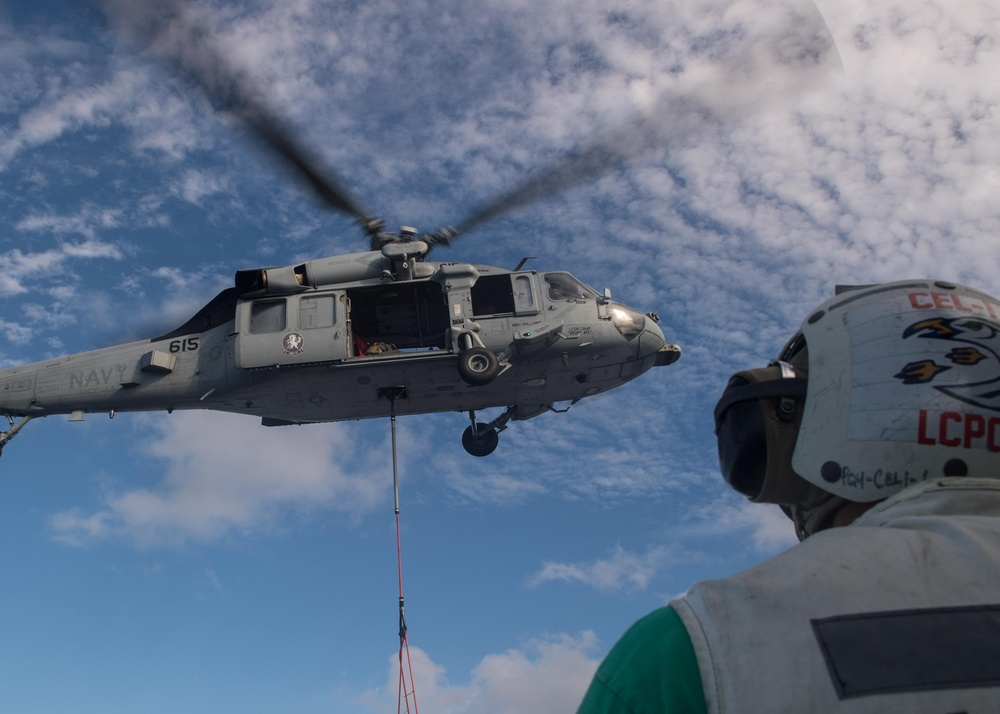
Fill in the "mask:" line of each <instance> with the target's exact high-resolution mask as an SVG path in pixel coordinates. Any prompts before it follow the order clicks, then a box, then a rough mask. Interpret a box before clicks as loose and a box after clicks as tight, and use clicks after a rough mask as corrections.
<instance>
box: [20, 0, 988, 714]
mask: <svg viewBox="0 0 1000 714" xmlns="http://www.w3.org/2000/svg"><path fill="white" fill-rule="evenodd" d="M116 4H117V5H119V6H124V7H125V10H124V11H123V10H121V9H119V11H118V14H117V15H113V16H116V17H120V16H121V13H122V12H126V13H127V9H128V7H129V3H127V2H124V0H118V2H117V3H116ZM192 7H194V8H195V9H196V13H197V15H198V17H200V18H201V19H200V22H201V23H202V24H203V26H204V27H205V28H208V29H207V31H206V32H207V34H209V35H210V36H211V37H212V38H213V42H214V43H215V44H216V46H217V47H218V48H220V51H221V52H222V56H224V57H225V58H226V59H227V61H228V62H229V64H230V66H231V67H233V68H235V70H236V71H237V72H238V73H239V75H240V76H241V77H242V78H243V81H245V82H246V83H247V85H248V86H253V87H255V88H256V91H257V92H259V96H261V97H264V98H265V99H266V102H267V103H268V105H269V106H270V107H271V108H272V109H273V110H274V112H275V113H276V114H278V115H279V116H281V117H283V119H284V120H285V121H286V122H287V124H288V125H289V126H290V127H293V128H294V130H295V132H296V135H297V137H298V139H299V141H300V143H301V144H302V145H303V146H305V147H308V148H309V151H311V152H313V154H314V156H315V158H316V161H317V162H318V163H319V164H321V165H323V166H325V167H328V168H329V169H330V170H331V171H333V172H335V173H336V175H337V176H338V177H339V178H340V180H341V182H342V184H343V185H344V186H345V187H346V188H347V189H348V190H349V192H350V193H351V195H352V196H354V197H355V198H356V199H357V200H358V201H359V202H360V204H361V205H363V206H364V207H365V208H366V209H367V210H369V211H371V212H372V213H373V214H375V215H378V216H380V217H382V218H384V219H385V220H386V221H387V224H388V225H389V226H398V225H401V224H403V225H412V226H416V227H418V228H419V229H421V230H435V229H437V228H440V227H442V226H445V225H449V224H460V223H461V222H462V221H463V220H464V219H465V218H467V217H468V216H470V215H473V214H474V213H475V212H476V210H477V209H478V208H479V207H481V206H484V205H488V204H490V203H491V202H492V201H494V200H495V199H497V198H498V197H500V196H505V195H507V193H508V192H511V191H513V190H514V189H516V188H517V187H519V186H523V185H525V182H529V183H528V184H527V185H528V186H529V189H530V190H529V191H528V194H529V195H530V197H531V199H532V200H530V201H525V202H524V203H523V205H518V206H517V207H516V208H512V209H511V210H509V211H507V212H506V213H503V214H501V215H498V216H496V217H494V218H493V219H492V220H490V221H488V222H485V223H483V224H482V225H479V226H477V227H476V228H475V229H474V230H470V231H469V232H468V233H467V234H465V235H463V236H462V237H461V238H460V239H459V240H457V241H456V242H455V245H454V246H453V248H451V249H450V252H449V253H448V254H447V256H448V257H447V258H441V257H439V255H438V254H435V258H437V259H439V260H444V259H447V260H454V261H461V262H474V263H482V264H488V265H497V266H501V267H506V268H513V267H514V266H515V265H516V264H517V262H518V261H519V260H520V259H521V258H522V257H525V256H535V259H534V260H533V261H531V263H530V264H529V265H530V267H533V268H534V269H537V270H568V271H570V272H571V273H573V274H574V275H576V276H577V277H579V278H580V279H581V280H583V281H584V282H586V283H587V284H589V285H591V286H593V287H595V288H596V289H598V290H602V289H603V288H605V287H607V288H610V289H611V290H612V293H613V295H614V297H615V299H617V300H620V301H622V302H624V303H626V304H628V305H631V306H634V307H636V308H638V309H640V310H641V311H643V312H646V311H655V312H656V313H658V314H659V316H660V318H661V319H660V326H661V328H662V329H663V330H664V332H665V333H666V335H667V338H668V340H670V341H672V342H675V343H677V344H679V345H680V346H681V347H682V349H683V356H682V358H681V360H680V361H679V362H678V363H677V364H675V365H672V366H669V367H661V368H657V369H654V370H652V371H650V372H649V373H647V374H645V375H643V376H641V377H640V378H638V379H637V380H635V381H634V382H631V383H629V384H626V385H624V386H622V387H620V388H618V389H617V390H615V391H612V392H610V393H607V394H604V395H601V396H598V397H594V398H592V399H589V400H584V401H582V402H580V403H578V404H576V405H574V406H572V408H570V410H569V411H568V412H567V413H565V414H554V413H547V414H543V415H540V416H538V417H537V418H535V419H532V420H529V421H526V422H517V423H512V425H511V426H510V428H509V429H507V430H506V431H505V432H504V433H503V434H502V435H501V439H500V446H499V448H498V449H497V451H496V452H495V453H494V454H493V455H491V456H489V457H486V458H474V457H472V456H469V455H467V454H466V453H465V452H464V450H463V449H462V447H461V446H460V442H459V437H460V434H461V432H462V430H463V429H464V428H465V426H466V425H467V423H468V421H467V418H466V417H465V416H464V415H462V414H449V413H446V414H436V415H427V416H415V417H405V418H400V419H399V420H398V422H397V427H398V440H399V472H400V508H401V514H400V518H401V523H402V538H401V541H402V554H403V580H404V591H405V596H406V606H407V607H406V619H407V623H408V626H409V643H410V652H411V656H412V660H413V669H414V685H415V691H416V696H417V702H418V704H419V707H421V708H422V709H424V710H425V711H433V712H454V713H461V714H478V713H480V712H501V713H511V714H513V713H520V712H557V711H573V710H574V709H575V707H576V705H577V703H578V702H579V700H580V698H581V697H582V695H583V691H584V690H585V688H586V686H587V684H588V682H589V680H590V677H591V676H592V674H593V672H594V670H595V669H596V667H597V665H598V663H599V662H600V660H601V658H602V657H603V655H604V654H605V653H606V652H607V650H608V649H609V648H610V647H611V646H612V645H613V644H614V642H615V640H616V639H617V637H618V636H619V635H620V634H621V633H622V632H623V631H624V630H625V628H626V627H627V626H628V625H629V624H630V623H631V622H633V621H634V620H635V619H637V618H638V617H640V616H642V615H643V614H645V613H647V612H649V611H651V610H652V609H655V608H656V607H659V606H661V605H663V604H665V603H666V602H667V601H668V600H669V599H670V598H672V597H675V596H677V595H679V594H682V593H683V592H684V591H685V590H686V589H687V588H688V587H689V586H690V584H691V583H693V582H696V581H699V580H705V579H710V578H718V577H725V576H726V575H728V574H731V573H734V572H737V571H739V570H741V569H743V568H746V567H749V566H751V565H753V564H755V563H758V562H760V561H762V560H764V559H766V558H768V557H770V556H772V555H774V554H776V553H778V552H781V551H782V550H785V549H787V548H789V547H791V546H792V545H794V542H795V539H794V535H793V533H792V528H791V524H790V522H788V521H787V519H785V517H784V516H783V515H782V514H781V513H780V511H778V510H777V509H776V508H774V507H771V506H756V505H753V504H749V503H748V502H746V501H745V500H744V499H742V498H741V497H739V496H737V495H735V494H733V493H731V492H729V491H728V490H727V489H726V487H725V485H724V483H723V482H722V480H721V478H720V476H719V475H718V462H717V456H716V453H715V443H714V437H713V434H712V417H711V414H712V408H713V406H714V404H715V401H716V400H717V399H718V396H719V394H720V393H721V391H722V388H723V386H724V385H725V382H726V380H727V378H728V376H729V375H730V374H731V373H733V372H735V371H738V370H740V369H746V368H752V367H758V366H763V365H764V364H766V362H767V361H768V360H769V359H771V358H773V357H774V356H775V355H776V354H777V352H778V351H779V350H780V348H781V346H782V345H783V344H784V342H785V340H786V339H787V338H789V337H790V336H791V335H792V334H793V333H794V332H795V330H796V329H797V327H798V325H799V324H800V322H801V321H802V319H803V318H804V317H805V316H806V315H807V313H808V312H809V311H810V310H811V309H812V308H814V307H815V306H817V305H818V304H820V303H821V302H822V301H823V300H825V299H826V298H827V297H829V296H831V295H832V294H833V290H834V287H835V286H836V285H838V284H867V283H876V282H882V281H890V280H900V279H906V278H923V277H927V278H935V279H944V280H950V281H957V282H962V283H965V284H968V285H970V286H972V287H975V288H978V289H981V290H985V291H986V292H990V293H992V294H994V295H997V294H1000V285H998V284H997V275H1000V270H998V268H1000V259H998V251H997V246H998V235H1000V209H998V202H997V193H998V191H1000V169H998V167H1000V84H998V83H997V82H996V69H997V67H998V66H1000V4H998V3H996V2H980V1H977V0H961V1H955V2H948V3H942V2H932V1H929V0H864V1H863V0H836V1H833V0H817V2H816V4H815V5H814V6H813V5H810V4H808V3H805V4H796V3H795V2H794V0H782V1H781V2H770V1H769V0H734V1H733V2H726V1H723V0H706V1H704V2H700V1H694V0H681V1H679V2H665V1H662V0H661V1H657V2H651V1H648V0H600V2H597V1H595V0H572V1H570V0H548V1H545V2H539V1H538V0H531V1H530V2H528V1H527V0H482V1H481V2H476V3H462V2H454V1H453V0H436V1H435V2H433V3H431V2H426V1H424V0H411V1H408V2H399V1H397V2H386V1H384V0H366V2H335V1H333V2H331V1H328V2H320V1H319V0H283V1H282V2H277V1H274V0H272V1H267V0H260V1H259V2H235V0H231V1H226V2H223V1H222V0H211V1H210V2H201V3H193V4H192ZM0 70H2V71H0V307H2V310H0V366H11V365H16V364H22V363H26V362H32V361H37V360H42V359H47V358H50V357H55V356H59V355H63V354H71V353H75V352H79V351H83V350H87V349H93V348H96V347H102V346H107V345H110V344H115V343H117V342H121V341H125V340H128V339H135V338H140V337H148V336H150V335H152V334H159V333H160V332H163V331H165V330H166V329H170V328H172V327H175V326H178V325H180V324H181V323H183V322H184V321H185V320H186V319H187V318H188V317H189V316H190V315H192V314H193V313H194V312H195V311H196V310H197V309H198V308H199V307H200V306H201V305H202V304H204V303H205V302H207V301H208V300H209V299H210V298H211V297H212V296H213V295H215V294H216V293H217V292H218V291H219V290H220V289H222V288H224V287H226V286H227V285H231V284H232V282H231V281H232V277H233V273H234V272H235V270H236V269H239V268H253V267H259V266H266V265H285V264H293V263H296V262H300V261H302V260H305V259H309V258H318V257H323V256H333V255H338V254H341V253H345V252H354V251H359V250H363V249H364V239H363V237H362V236H361V235H360V233H359V232H358V230H357V228H356V227H355V226H354V225H353V224H352V222H351V220H350V219H349V218H347V217H345V216H342V215H340V214H337V213H333V212H330V211H329V210H327V209H325V208H324V207H323V206H322V205H320V204H319V203H318V202H317V201H316V200H315V199H314V197H313V196H312V195H311V194H310V192H309V191H308V189H306V188H305V187H303V186H302V185H301V183H300V182H299V181H298V180H297V179H296V178H295V177H294V176H293V175H292V174H290V173H289V172H288V171H287V170H286V168H285V167H284V166H283V165H282V164H280V163H279V162H277V161H276V160H275V159H274V157H273V156H272V155H270V154H269V153H268V152H267V151H265V150H262V149H261V147H260V146H258V145H257V144H255V143H254V142H253V141H252V140H251V139H250V138H249V137H248V136H247V134H246V131H245V130H244V129H243V128H241V126H240V125H239V123H238V122H236V121H234V119H233V117H232V115H230V114H227V113H226V112H224V111H220V108H219V107H218V106H217V105H213V104H212V103H211V102H210V101H209V100H208V99H207V98H206V96H205V95H204V94H203V93H202V92H201V91H200V90H199V89H198V88H197V87H196V86H194V85H193V84H192V82H191V80H190V78H189V77H187V76H185V75H184V74H183V73H179V72H177V71H176V70H175V68H173V67H172V66H171V65H170V64H169V63H165V62H163V61H162V60H160V59H158V58H156V57H155V56H153V55H151V54H150V53H149V52H147V51H146V49H145V48H144V47H142V46H141V43H138V42H136V41H135V39H134V38H129V37H128V36H124V35H123V34H122V32H121V31H120V28H119V26H118V25H117V24H116V21H109V19H108V17H107V16H106V15H105V14H104V13H103V12H102V11H101V9H100V6H99V5H91V4H88V3H84V2H70V1H69V0H35V1H34V2H30V3H29V2H24V1H23V0H6V1H5V2H4V3H3V4H2V5H0ZM567 157H569V158H567ZM553 167H555V168H554V169H553ZM539 176H541V177H543V179H544V177H546V176H555V177H556V178H557V179H558V180H559V183H560V189H561V190H558V191H556V190H549V188H550V187H549V184H548V183H547V182H546V181H545V180H542V179H539V180H534V179H533V177H539ZM485 416H489V417H492V416H495V415H494V414H488V415H485ZM389 444H390V427H389V423H388V422H387V421H386V420H370V421H364V422H349V423H343V424H324V425H314V426H304V427H296V428H277V429H269V428H264V427H262V426H261V425H260V424H259V422H258V421H257V420H255V419H253V418H250V417H242V416H235V415H228V414H216V413H210V412H186V413H181V412H175V413H173V414H169V415H168V414H166V413H148V414H118V415H116V416H115V418H114V421H110V420H109V419H108V418H107V417H106V416H101V415H88V417H87V419H86V420H85V421H84V422H82V423H69V422H68V421H67V420H66V418H65V417H50V418H47V419H44V420H36V421H34V422H32V423H31V424H30V425H29V426H28V427H27V428H25V430H24V431H23V432H22V433H21V434H20V435H19V436H18V437H17V439H16V440H15V441H14V442H12V443H11V444H10V445H8V446H7V448H6V449H4V453H3V458H2V459H0V574H2V585H0V632H2V633H3V635H2V637H0V710H2V711H11V712H45V713H50V712H52V713H56V712H78V713H88V712H100V713H101V714H115V713H117V712H122V713H125V712H129V713H132V712H137V711H141V712H149V713H157V712H175V711H187V712H220V711H239V712H245V713H247V714H255V713H257V712H262V713H263V712H285V711H296V712H307V713H308V712H331V711H333V712H348V713H351V714H354V713H357V714H366V713H372V712H375V713H381V712H390V711H395V710H396V707H397V687H396V683H397V677H398V661H397V653H398V637H397V618H398V610H397V603H398V594H399V593H398V584H397V579H396V578H397V569H396V536H395V519H394V513H393V500H392V465H391V455H390V446H389Z"/></svg>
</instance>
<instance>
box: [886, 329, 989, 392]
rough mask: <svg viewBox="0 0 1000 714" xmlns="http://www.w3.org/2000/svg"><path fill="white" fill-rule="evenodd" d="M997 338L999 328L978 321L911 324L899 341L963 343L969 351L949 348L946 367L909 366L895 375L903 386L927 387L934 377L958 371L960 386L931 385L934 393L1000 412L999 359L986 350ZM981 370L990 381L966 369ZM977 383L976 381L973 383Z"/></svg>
mask: <svg viewBox="0 0 1000 714" xmlns="http://www.w3.org/2000/svg"><path fill="white" fill-rule="evenodd" d="M998 335H1000V324H998V323H995V322H990V321H987V320H982V319H978V318H967V317H960V318H945V317H939V318H935V319H932V320H921V321H920V322H915V323H913V324H912V325H910V326H909V327H907V328H906V330H905V331H904V332H903V338H904V339H906V338H910V337H918V338H924V339H933V340H946V341H948V342H949V343H955V342H957V343H964V344H967V345H970V346H969V347H952V348H951V349H950V350H949V351H948V352H947V353H946V354H945V355H944V359H945V360H947V361H948V362H950V363H951V364H950V365H939V364H937V363H936V362H935V361H934V360H922V361H919V362H910V363H908V364H907V365H905V366H904V367H903V369H902V370H900V371H899V373H897V374H896V378H897V379H901V380H902V381H903V384H928V383H931V382H934V381H935V380H936V379H937V377H938V375H940V374H941V373H943V372H945V371H947V370H950V369H952V368H953V367H955V368H958V369H960V370H961V372H959V373H956V375H957V376H958V379H959V380H960V381H961V384H958V385H954V384H953V385H937V384H936V385H935V389H937V390H938V391H940V392H943V393H944V394H947V395H948V396H950V397H953V398H955V399H958V400H960V401H963V402H965V403H967V404H971V405H973V406H976V407H980V408H982V409H987V410H989V411H994V412H1000V357H998V355H997V353H996V352H995V351H994V350H993V349H992V348H990V347H989V346H988V345H987V344H986V341H987V340H996V338H997V336H998ZM962 368H978V369H976V370H974V372H976V373H979V372H982V371H983V368H986V369H989V371H990V372H992V373H993V377H992V378H990V379H982V378H979V377H977V376H975V375H974V374H970V370H969V369H962ZM976 379H979V381H974V380H976Z"/></svg>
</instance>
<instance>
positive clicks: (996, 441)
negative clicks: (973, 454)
mask: <svg viewBox="0 0 1000 714" xmlns="http://www.w3.org/2000/svg"><path fill="white" fill-rule="evenodd" d="M917 443H918V444H926V445H928V446H933V445H934V444H941V446H950V447H953V448H958V449H983V448H985V449H988V450H989V451H994V452H1000V417H989V418H987V417H984V416H983V415H981V414H963V413H961V412H941V413H940V414H938V415H937V416H936V417H931V416H930V415H929V413H928V412H927V410H926V409H921V410H920V422H919V425H918V427H917Z"/></svg>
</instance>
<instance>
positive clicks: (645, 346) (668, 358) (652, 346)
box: [638, 313, 681, 366]
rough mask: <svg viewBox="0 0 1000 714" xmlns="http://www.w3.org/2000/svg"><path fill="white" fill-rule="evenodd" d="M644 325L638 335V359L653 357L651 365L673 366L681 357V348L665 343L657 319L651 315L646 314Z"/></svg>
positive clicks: (665, 340) (665, 339)
mask: <svg viewBox="0 0 1000 714" xmlns="http://www.w3.org/2000/svg"><path fill="white" fill-rule="evenodd" d="M645 317H646V324H645V326H644V329H643V331H642V334H641V335H639V355H638V357H639V359H641V360H644V359H646V358H648V357H651V356H652V357H654V359H653V365H658V366H663V365H668V364H673V363H674V362H676V361H677V360H679V359H680V357H681V348H680V347H678V346H677V345H675V344H671V343H670V342H667V338H666V337H665V336H664V334H663V330H661V329H660V326H659V324H658V322H657V321H658V319H659V318H658V317H657V316H656V315H654V314H652V313H649V314H647V315H646V316H645Z"/></svg>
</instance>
